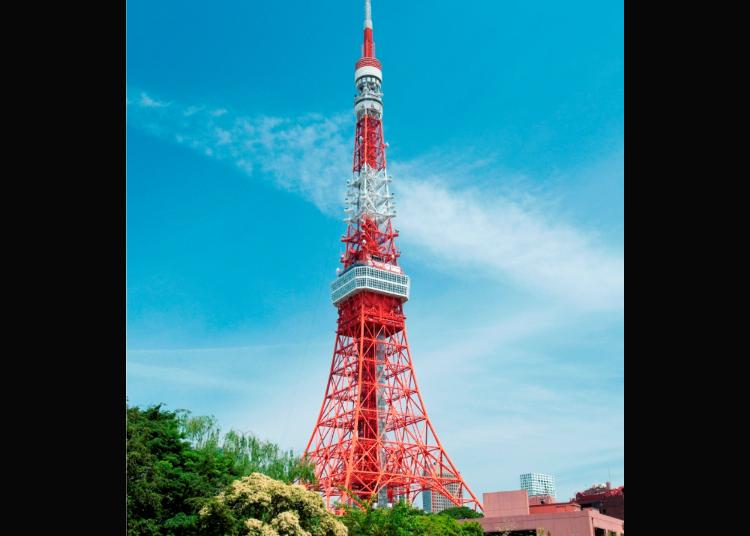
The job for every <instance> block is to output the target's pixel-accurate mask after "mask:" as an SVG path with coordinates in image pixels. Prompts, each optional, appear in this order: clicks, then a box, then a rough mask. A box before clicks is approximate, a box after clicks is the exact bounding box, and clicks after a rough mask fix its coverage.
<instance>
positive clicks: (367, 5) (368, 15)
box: [365, 0, 372, 30]
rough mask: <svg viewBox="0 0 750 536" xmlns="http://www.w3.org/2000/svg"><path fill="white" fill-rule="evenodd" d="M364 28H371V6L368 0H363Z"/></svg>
mask: <svg viewBox="0 0 750 536" xmlns="http://www.w3.org/2000/svg"><path fill="white" fill-rule="evenodd" d="M365 28H369V29H370V30H372V8H371V7H370V0H365Z"/></svg>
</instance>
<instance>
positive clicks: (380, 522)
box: [342, 502, 483, 536]
mask: <svg viewBox="0 0 750 536" xmlns="http://www.w3.org/2000/svg"><path fill="white" fill-rule="evenodd" d="M365 506H366V507H365V508H363V509H359V508H349V509H347V510H346V513H345V515H344V517H343V518H342V521H343V523H344V525H346V527H347V528H348V529H349V536H419V535H424V536H432V535H438V534H440V535H445V536H482V535H483V532H482V527H481V526H480V525H479V523H476V522H468V523H458V522H457V521H456V520H455V519H454V518H453V517H451V516H450V515H439V514H426V513H425V512H424V511H422V510H419V509H417V508H414V507H412V506H409V505H407V504H405V503H403V502H402V503H397V504H394V505H393V508H372V507H371V505H369V504H367V505H365Z"/></svg>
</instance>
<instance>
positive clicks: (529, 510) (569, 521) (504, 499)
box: [459, 490, 625, 536]
mask: <svg viewBox="0 0 750 536" xmlns="http://www.w3.org/2000/svg"><path fill="white" fill-rule="evenodd" d="M482 503H483V504H484V517H480V518H478V519H464V520H459V523H465V522H469V521H471V522H475V523H479V524H480V525H481V526H482V530H483V532H484V533H485V536H498V535H499V534H503V535H510V536H535V535H537V534H541V533H542V529H544V531H545V532H544V533H545V534H550V535H551V536H624V535H625V522H624V521H623V520H621V519H616V518H614V517H611V516H608V515H604V514H602V513H601V512H597V511H596V509H594V508H587V509H582V508H581V506H580V505H579V504H578V503H576V502H572V501H571V502H567V503H554V502H553V503H547V502H544V501H543V500H542V499H540V498H537V499H532V498H531V497H529V496H528V495H527V493H526V490H514V491H497V492H494V493H485V494H484V496H483V500H482Z"/></svg>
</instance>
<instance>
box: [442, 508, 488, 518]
mask: <svg viewBox="0 0 750 536" xmlns="http://www.w3.org/2000/svg"><path fill="white" fill-rule="evenodd" d="M438 515H441V516H448V517H452V518H453V519H476V518H479V517H484V514H482V513H481V512H477V511H476V510H472V509H471V508H467V507H466V506H454V507H452V508H446V509H445V510H443V511H441V512H438Z"/></svg>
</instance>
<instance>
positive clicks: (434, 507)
mask: <svg viewBox="0 0 750 536" xmlns="http://www.w3.org/2000/svg"><path fill="white" fill-rule="evenodd" d="M443 476H444V477H447V478H454V476H455V475H452V474H451V473H443ZM460 486H461V485H460V483H455V484H448V485H447V486H445V487H446V488H448V491H450V492H451V495H453V496H454V497H455V496H458V492H459V488H460ZM454 506H456V505H455V504H453V503H452V502H451V501H450V499H448V498H447V497H446V496H445V495H443V494H441V493H437V492H435V491H430V490H427V491H423V492H422V508H423V509H424V511H425V512H429V513H433V514H437V513H438V512H442V511H443V510H445V509H447V508H453V507H454Z"/></svg>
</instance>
